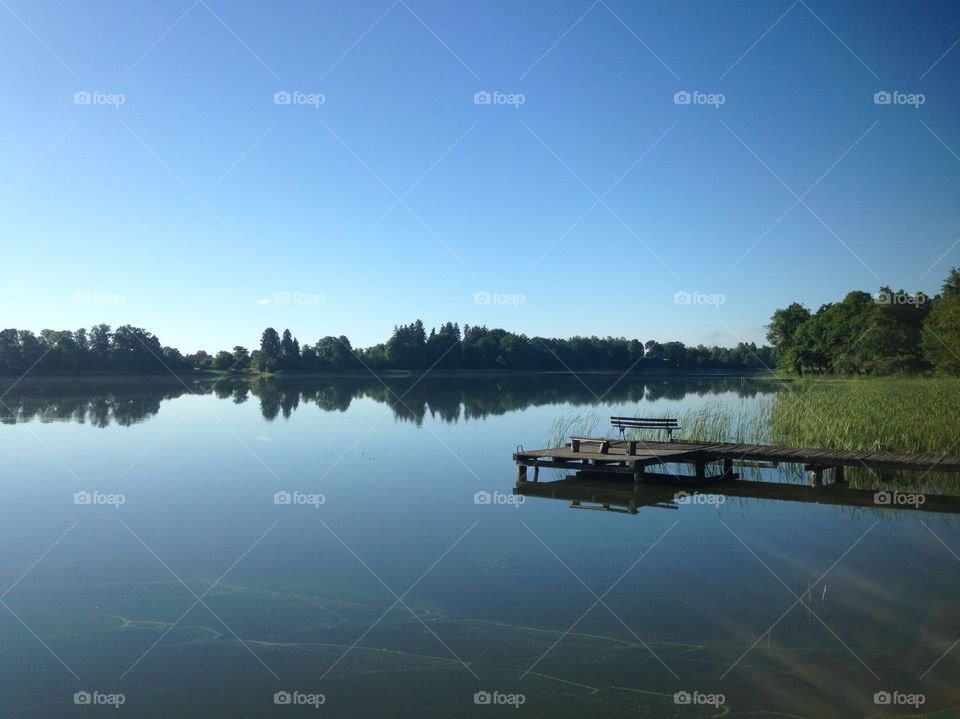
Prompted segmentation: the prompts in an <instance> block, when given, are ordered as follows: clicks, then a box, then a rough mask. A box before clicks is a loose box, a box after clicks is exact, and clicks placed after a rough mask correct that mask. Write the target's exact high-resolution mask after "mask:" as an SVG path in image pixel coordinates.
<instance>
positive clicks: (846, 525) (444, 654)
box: [0, 375, 960, 717]
mask: <svg viewBox="0 0 960 719" xmlns="http://www.w3.org/2000/svg"><path fill="white" fill-rule="evenodd" d="M8 384H9V383H8ZM0 391H3V390H0ZM778 391H779V387H778V385H777V384H776V383H775V382H772V381H769V380H766V379H763V378H756V377H754V378H750V377H746V378H741V377H699V378H689V377H688V378H677V377H669V376H667V377H655V378H643V377H628V378H625V379H619V380H618V378H617V377H616V376H613V375H584V376H583V377H582V378H575V377H571V376H565V375H557V376H543V375H526V376H524V375H501V376H486V377H482V376H470V377H464V376H459V377H458V376H448V377H431V378H427V379H422V380H421V379H418V378H417V377H396V378H391V379H388V380H386V381H385V382H381V381H380V380H378V379H376V378H371V377H369V376H368V377H360V376H357V377H332V378H311V379H290V380H257V381H253V382H250V381H242V380H237V379H231V378H227V379H223V380H221V381H219V382H216V383H212V382H209V381H193V380H187V381H186V384H184V383H182V382H181V381H180V380H178V379H175V378H172V377H171V378H167V379H159V378H158V379H151V380H126V381H109V380H105V379H103V380H84V381H77V380H56V381H54V380H49V381H41V380H24V381H23V382H21V383H19V384H17V385H16V386H15V387H13V388H12V389H9V390H6V393H5V394H4V395H3V397H2V405H0V423H2V425H0V452H2V455H3V457H4V461H3V469H2V470H0V476H2V479H3V484H4V501H3V503H2V504H0V513H2V516H0V540H2V546H3V553H2V557H0V558H2V564H0V600H2V605H0V639H2V646H3V651H2V653H0V696H2V701H3V711H2V714H3V715H4V716H15V717H52V716H73V715H76V716H86V715H89V714H91V712H98V711H99V712H100V713H101V714H102V713H103V712H107V711H113V708H114V707H118V709H119V711H118V714H117V716H120V715H125V716H136V717H140V716H143V717H176V716H231V717H259V716H291V717H293V716H321V715H323V716H337V717H383V716H416V717H420V716H444V717H447V716H480V717H483V716H489V715H492V714H494V713H500V714H503V713H504V712H508V711H509V712H510V713H509V714H508V715H509V716H514V715H516V716H521V715H528V716H552V717H582V716H639V717H663V716H691V717H707V716H721V715H724V714H728V715H730V716H740V715H749V716H793V717H797V716H817V717H820V716H866V715H883V714H886V713H895V712H902V713H916V712H920V713H926V714H932V713H935V712H937V711H941V712H943V714H941V715H942V716H947V715H949V713H950V711H951V707H957V706H960V691H958V690H957V684H958V683H957V678H958V676H960V647H957V646H956V645H957V642H958V639H960V610H958V606H957V597H958V596H960V556H958V555H960V526H958V521H957V515H956V514H954V513H951V512H940V513H933V512H927V511H920V510H922V507H921V508H920V510H912V509H891V508H885V507H883V506H876V507H873V506H866V507H865V506H848V505H844V504H842V503H841V504H836V505H833V504H816V503H809V502H795V501H789V500H788V499H771V498H763V497H754V496H739V497H732V496H731V497H726V496H723V495H705V496H704V497H703V498H702V501H701V500H698V501H691V502H688V503H682V502H681V503H675V504H674V506H672V507H669V506H667V507H665V506H643V502H642V501H641V503H640V506H639V507H638V508H637V511H636V513H635V514H634V513H630V512H629V511H628V512H617V511H584V510H583V508H582V507H583V506H584V505H585V504H588V503H584V504H582V505H581V509H577V508H575V507H571V501H569V499H568V498H563V497H557V498H551V497H533V496H518V495H515V494H514V493H513V489H514V484H515V478H516V470H515V466H514V463H513V461H512V459H511V453H512V452H513V451H515V450H516V448H517V446H518V445H524V446H526V447H527V448H533V447H543V446H546V443H547V441H548V435H549V433H550V430H551V427H553V426H554V424H555V423H556V422H557V420H558V418H562V417H570V416H572V415H581V416H583V415H590V416H595V417H596V418H597V420H598V422H599V423H598V424H597V431H600V432H607V431H608V429H607V428H605V427H604V423H605V421H606V419H607V417H608V416H609V415H634V414H636V415H642V416H652V415H662V414H674V415H678V414H680V413H682V412H683V411H684V410H687V409H690V408H697V407H699V406H702V405H703V404H704V403H708V402H710V403H719V404H720V405H723V406H729V407H731V408H734V409H736V410H737V411H747V412H749V411H751V408H753V407H756V406H757V405H758V403H759V402H761V401H769V400H772V399H773V398H774V397H775V396H776V393H777V392H778ZM758 478H759V479H762V480H763V481H765V482H785V483H786V482H791V481H795V479H792V478H790V477H788V476H787V475H786V473H785V471H784V470H781V469H761V470H758V471H757V472H754V473H751V474H745V475H744V479H745V480H747V481H753V480H755V479H758ZM561 479H562V476H561V475H560V474H559V473H556V471H543V472H541V476H540V484H543V483H545V482H551V481H557V480H561ZM598 486H600V485H598ZM625 486H627V487H632V483H629V484H628V485H625ZM641 490H642V491H641V497H644V496H646V495H644V494H643V492H645V491H647V490H646V489H643V488H641ZM588 491H589V488H588ZM560 494H562V493H560ZM653 494H656V490H654V492H653ZM660 494H661V495H662V494H663V491H662V490H661V491H660ZM668 494H669V493H668ZM747 494H748V495H749V492H748V493H747ZM651 496H653V495H651ZM599 503H600V504H603V503H604V502H603V501H602V497H601V501H600V502H599ZM594 504H596V503H594ZM666 504H668V505H669V504H670V503H669V502H667V503H666ZM615 508H616V507H614V506H613V505H612V504H611V509H615ZM513 712H516V714H514V713H513ZM111 716H112V714H111Z"/></svg>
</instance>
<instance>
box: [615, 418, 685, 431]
mask: <svg viewBox="0 0 960 719" xmlns="http://www.w3.org/2000/svg"><path fill="white" fill-rule="evenodd" d="M610 424H612V425H613V426H614V427H636V428H638V429H678V428H679V426H680V424H679V422H678V421H677V420H676V419H661V418H656V417H611V418H610Z"/></svg>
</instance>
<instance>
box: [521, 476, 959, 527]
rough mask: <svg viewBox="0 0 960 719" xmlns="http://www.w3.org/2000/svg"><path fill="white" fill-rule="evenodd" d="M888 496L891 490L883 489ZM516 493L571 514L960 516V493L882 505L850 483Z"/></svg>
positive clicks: (525, 485) (578, 484) (629, 485)
mask: <svg viewBox="0 0 960 719" xmlns="http://www.w3.org/2000/svg"><path fill="white" fill-rule="evenodd" d="M880 491H881V492H883V493H884V494H886V495H890V492H889V491H886V490H880ZM513 493H514V494H515V495H521V496H524V497H540V498H546V499H557V500H562V501H564V502H570V507H571V508H572V509H592V510H601V511H609V512H614V513H626V514H638V513H639V511H640V510H641V509H644V508H651V509H667V510H676V509H680V508H681V507H682V506H683V505H686V504H714V505H716V504H724V503H726V501H727V500H730V499H741V500H742V499H761V500H775V501H778V502H792V503H801V504H822V505H831V506H838V507H856V508H864V509H867V510H870V511H872V512H873V513H875V514H876V516H877V518H880V519H883V518H887V517H891V516H893V515H894V514H898V513H906V514H909V513H911V512H934V513H938V514H957V515H960V494H923V495H916V496H918V497H922V501H919V502H906V501H904V502H887V503H883V499H881V500H880V501H879V502H878V500H877V491H875V490H873V489H855V488H852V487H850V486H848V485H847V484H845V483H834V484H829V485H825V486H821V487H812V486H809V485H800V484H790V483H785V482H762V481H754V480H742V479H741V480H724V481H715V482H709V483H701V484H694V483H690V482H684V483H669V482H665V483H658V484H654V483H635V482H633V481H632V480H629V479H628V480H611V479H587V478H583V477H577V476H576V475H569V476H567V477H565V478H563V479H559V480H556V481H552V482H529V481H526V482H517V485H516V487H514V490H513Z"/></svg>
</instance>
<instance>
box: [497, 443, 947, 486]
mask: <svg viewBox="0 0 960 719" xmlns="http://www.w3.org/2000/svg"><path fill="white" fill-rule="evenodd" d="M513 459H514V461H515V462H516V463H517V480H518V481H525V480H526V474H527V467H533V468H534V480H536V479H537V475H538V474H539V469H540V467H555V468H559V469H568V470H571V471H575V472H581V473H583V472H587V473H590V474H632V475H634V478H635V479H636V480H637V481H643V480H644V477H645V475H646V469H647V468H648V467H651V466H657V465H665V464H672V463H678V464H687V465H691V466H692V467H693V468H694V474H693V475H691V478H693V479H711V478H710V477H707V476H706V467H707V465H709V464H710V463H714V462H722V463H723V474H721V475H718V476H716V477H713V478H712V479H731V478H734V477H735V475H734V474H733V463H734V462H737V463H764V464H768V465H770V466H775V465H778V464H781V463H783V464H802V465H803V466H804V468H805V469H807V470H809V471H810V472H811V477H812V481H813V483H814V484H818V483H819V482H820V479H821V476H822V472H823V471H824V470H827V469H830V470H833V473H834V479H835V480H837V481H842V480H843V470H844V468H845V467H855V468H861V469H869V470H874V471H913V472H960V457H957V456H954V455H947V454H944V455H932V454H902V453H898V452H887V451H874V452H870V451H855V450H839V449H813V448H807V449H802V448H790V447H775V446H772V445H764V444H732V443H706V442H687V441H675V442H643V441H632V440H622V439H608V438H600V437H598V438H579V439H577V438H574V440H573V441H572V442H571V443H569V444H566V445H564V446H563V447H553V448H549V449H534V450H524V449H522V448H520V449H518V451H517V452H516V453H514V455H513ZM666 476H674V477H676V475H666Z"/></svg>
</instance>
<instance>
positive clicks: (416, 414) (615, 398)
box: [0, 373, 777, 427]
mask: <svg viewBox="0 0 960 719" xmlns="http://www.w3.org/2000/svg"><path fill="white" fill-rule="evenodd" d="M776 391H777V383H775V382H772V381H770V380H768V379H765V378H764V377H763V376H754V377H741V376H705V377H668V376H665V377H658V378H654V379H651V378H644V377H636V376H627V377H620V376H618V375H615V374H604V373H596V374H581V375H579V376H577V377H574V376H572V375H567V374H559V375H544V374H526V375H525V374H514V375H510V376H478V375H447V376H439V377H427V378H420V377H417V376H391V377H382V378H378V377H373V376H369V375H368V376H348V375H339V376H329V377H310V378H306V377H304V378H300V377H290V378H264V377H261V378H254V379H249V378H245V377H232V376H227V377H223V378H219V379H188V380H181V379H178V378H176V377H167V378H163V377H150V378H131V379H126V380H110V379H81V380H77V379H71V380H35V381H24V382H22V383H18V384H17V385H16V386H14V387H12V388H11V389H10V391H9V392H8V393H7V394H6V395H5V396H3V399H2V402H0V423H3V424H15V423H17V422H29V421H34V420H36V421H41V422H53V421H66V422H79V423H81V424H83V423H90V424H92V425H94V426H96V427H106V426H108V425H109V424H111V423H115V424H117V425H120V426H129V425H132V424H136V423H138V422H143V421H145V420H147V419H149V418H151V417H153V416H154V415H156V414H157V412H159V411H160V405H161V403H162V401H163V400H169V399H175V398H177V397H180V396H182V395H185V394H200V395H208V394H212V395H214V396H216V397H217V398H219V399H222V400H229V401H232V402H234V403H236V404H240V403H243V402H246V401H247V400H249V399H250V398H251V397H253V398H254V399H256V400H258V401H259V404H260V411H261V413H262V414H263V417H264V419H267V420H274V419H276V418H278V417H280V416H281V415H282V416H283V417H284V418H285V419H289V418H290V416H291V415H292V414H293V412H295V411H296V410H298V408H300V406H301V404H303V405H315V406H316V407H318V408H319V409H321V410H322V411H324V412H346V411H347V410H348V409H349V408H350V405H351V403H352V402H353V401H354V400H359V399H372V400H374V401H376V402H379V403H381V404H384V405H386V406H387V407H389V409H390V411H391V412H392V413H393V416H394V418H395V419H398V420H402V421H407V422H413V423H415V424H417V425H419V424H421V423H422V422H423V421H424V419H425V418H426V417H428V416H429V417H431V418H439V419H440V420H442V421H443V422H446V423H456V422H459V421H462V420H463V421H465V420H472V419H483V418H486V417H489V416H491V415H502V414H506V413H507V412H513V411H517V410H523V409H527V408H530V407H538V406H544V405H554V404H562V403H567V404H570V405H574V406H590V405H597V404H600V402H601V401H602V402H604V403H608V404H609V403H617V402H630V403H637V402H640V401H644V400H646V401H647V402H656V401H658V400H661V399H666V400H681V399H683V398H685V397H689V396H699V397H702V396H706V395H715V394H718V393H733V394H735V395H736V396H737V397H740V398H752V397H756V396H757V395H762V394H772V393H774V392H776Z"/></svg>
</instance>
